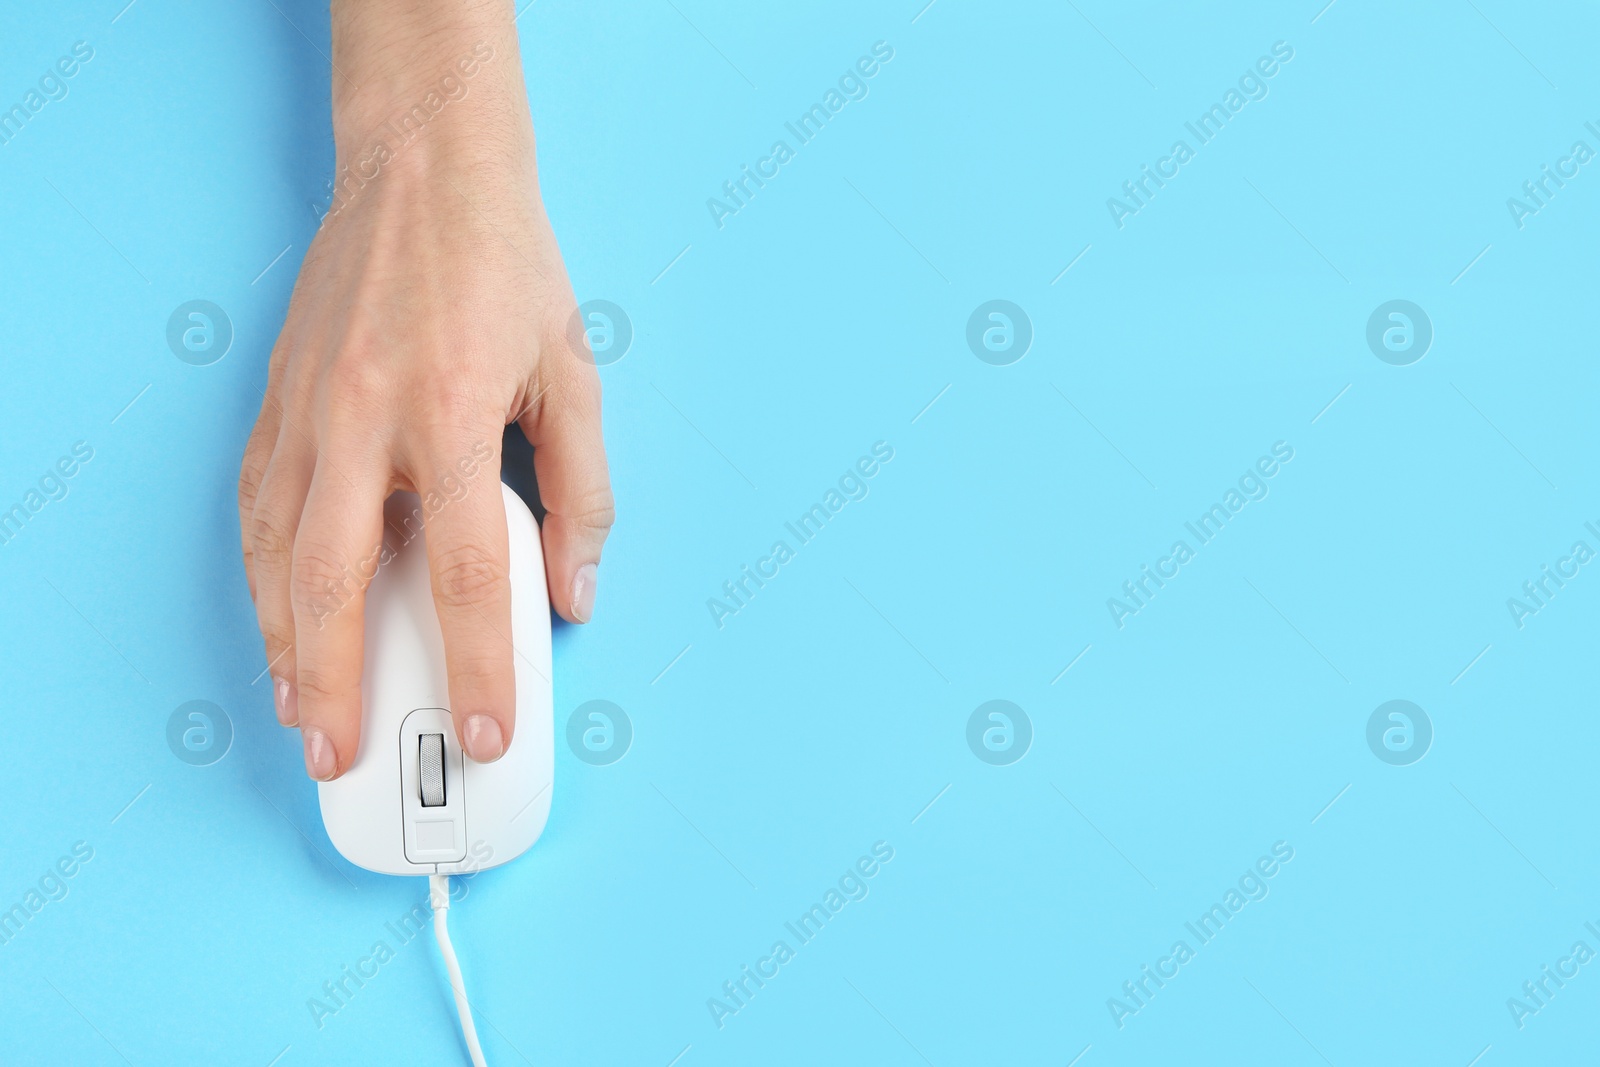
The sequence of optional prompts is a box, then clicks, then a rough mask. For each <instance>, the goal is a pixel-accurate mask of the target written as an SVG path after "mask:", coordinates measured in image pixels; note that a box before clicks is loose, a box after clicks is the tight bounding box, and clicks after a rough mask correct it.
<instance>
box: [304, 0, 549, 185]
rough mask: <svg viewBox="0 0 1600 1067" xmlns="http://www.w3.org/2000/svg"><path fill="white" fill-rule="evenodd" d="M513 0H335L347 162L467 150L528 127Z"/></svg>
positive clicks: (340, 128)
mask: <svg viewBox="0 0 1600 1067" xmlns="http://www.w3.org/2000/svg"><path fill="white" fill-rule="evenodd" d="M513 20H514V13H513V11H512V9H511V6H510V3H509V0H506V2H502V0H333V3H332V21H333V65H334V68H335V69H334V73H333V134H334V147H335V151H336V154H337V156H338V161H339V165H340V167H341V169H342V168H344V167H352V168H354V167H356V166H358V165H360V164H361V163H362V162H363V161H364V160H370V159H373V158H377V159H378V161H379V162H380V163H381V164H382V165H387V164H388V163H390V162H393V161H395V160H397V159H399V158H400V157H401V156H409V157H413V158H414V159H415V160H416V161H417V162H424V161H425V160H426V159H427V158H428V157H429V156H430V155H431V156H433V157H435V158H444V157H447V156H452V155H455V154H457V153H458V152H465V153H467V154H468V155H469V156H470V154H471V153H472V151H473V149H474V147H476V146H478V145H479V144H480V142H481V140H482V138H483V137H484V136H485V135H488V136H491V137H493V138H496V139H498V140H499V141H502V142H503V141H505V140H506V137H505V133H506V131H523V130H526V131H528V132H529V134H530V137H529V138H528V139H529V140H531V129H532V123H531V119H530V118H529V116H528V106H527V96H526V90H525V88H524V86H523V82H522V67H521V62H520V58H519V56H518V51H517V37H516V24H515V22H514V21H513Z"/></svg>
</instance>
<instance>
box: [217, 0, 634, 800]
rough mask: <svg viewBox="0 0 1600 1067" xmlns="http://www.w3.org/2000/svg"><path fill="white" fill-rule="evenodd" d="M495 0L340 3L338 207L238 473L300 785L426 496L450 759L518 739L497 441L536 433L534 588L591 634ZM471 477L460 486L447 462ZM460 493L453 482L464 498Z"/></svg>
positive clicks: (353, 709)
mask: <svg viewBox="0 0 1600 1067" xmlns="http://www.w3.org/2000/svg"><path fill="white" fill-rule="evenodd" d="M512 19H513V12H512V9H511V6H510V4H509V2H505V3H502V2H499V0H493V2H488V3H480V2H464V0H384V2H382V3H377V2H374V0H334V5H333V39H334V56H333V62H334V74H333V79H334V136H335V142H336V149H337V156H338V167H337V170H336V178H335V196H334V201H333V205H332V207H331V209H330V211H329V214H328V216H327V217H326V218H325V219H324V222H323V226H322V229H321V230H320V231H319V232H318V234H317V236H316V238H315V240H314V241H313V242H312V244H311V248H310V250H309V252H308V253H307V255H306V258H305V262H304V264H303V265H302V267H301V270H300V277H299V280H298V282H297V283H296V284H295V289H294V296H293V298H292V299H291V301H290V304H289V311H288V316H287V319H286V321H285V322H284V327H283V332H282V334H281V335H280V336H279V338H278V342H277V345H276V346H275V347H274V349H273V352H272V358H271V362H270V364H269V368H268V372H267V387H266V392H265V396H264V400H263V403H262V405H261V414H260V417H259V419H258V420H257V422H256V426H255V431H254V433H252V434H251V436H250V442H249V444H248V446H247V447H246V449H245V455H244V462H243V467H242V470H241V472H240V477H239V523H240V529H241V532H242V535H243V541H244V559H245V572H246V575H247V576H248V578H249V582H250V590H251V595H252V596H253V597H254V599H255V604H256V613H257V616H258V619H259V621H260V625H261V633H262V636H263V637H264V638H265V641H266V655H267V661H268V663H269V664H270V665H271V666H270V671H271V674H272V680H273V694H274V698H275V701H276V705H277V714H278V720H279V721H280V722H281V723H283V724H284V725H285V726H295V725H298V726H299V727H300V731H301V734H302V737H303V740H304V744H305V761H306V773H308V774H309V775H310V776H311V777H312V778H315V779H317V780H319V781H327V780H328V779H331V778H336V777H338V776H339V775H340V774H342V773H344V771H345V770H347V769H348V768H349V766H350V762H351V760H353V759H354V758H355V754H356V745H357V739H358V735H359V731H360V725H361V674H362V646H363V639H362V634H363V615H364V612H363V601H364V596H365V587H366V584H367V581H368V580H370V578H371V575H372V573H373V570H374V568H375V567H376V562H375V560H376V553H377V551H378V549H379V546H380V545H381V543H382V540H383V535H384V530H383V502H384V500H385V499H386V498H387V497H388V496H389V494H390V493H392V492H394V491H395V490H398V489H409V490H413V491H417V492H420V493H423V494H427V493H429V492H438V493H439V494H440V496H441V497H444V498H448V503H446V504H445V505H444V506H443V507H441V508H440V509H439V510H438V512H437V513H436V514H434V515H432V516H431V517H430V518H429V519H428V536H427V549H428V565H429V569H430V571H431V572H432V584H433V595H434V603H435V605H436V607H437V609H438V613H439V624H440V627H441V629H442V630H443V633H444V643H445V654H446V660H447V663H448V668H449V676H450V679H449V682H450V705H451V710H452V714H453V717H454V720H455V725H456V732H457V736H458V737H459V739H460V741H461V745H462V747H463V749H465V751H466V753H467V755H469V756H470V757H472V758H473V759H474V760H478V761H481V762H488V761H491V760H494V759H498V758H499V757H500V755H501V754H502V753H503V752H504V751H505V748H506V746H507V745H508V744H509V743H510V742H511V736H512V731H513V730H514V728H515V721H514V718H515V708H516V703H515V676H514V671H513V660H512V657H513V650H512V647H511V644H510V640H509V637H508V635H509V634H510V632H511V602H510V592H509V589H508V585H507V574H508V562H507V545H506V523H505V510H504V506H503V504H502V501H501V496H500V490H499V486H498V485H497V484H496V482H497V481H498V477H497V475H498V472H499V469H500V439H501V432H502V431H503V430H504V428H505V426H506V425H508V424H509V423H511V422H513V421H515V422H517V423H518V424H519V425H520V426H521V427H522V430H523V432H524V433H525V434H526V435H527V438H528V440H529V441H530V442H531V443H532V444H533V446H534V449H535V452H534V465H535V470H536V473H537V476H538V482H539V493H540V497H541V501H542V503H543V505H544V507H545V508H546V509H547V510H548V515H547V516H546V518H545V521H544V552H545V565H546V570H547V574H548V578H549V587H550V599H551V602H552V604H553V605H554V607H555V609H556V611H557V612H559V613H560V614H561V616H562V617H563V618H566V619H568V620H570V621H572V622H586V621H588V618H589V615H590V612H591V610H592V609H593V605H594V592H595V569H596V565H597V564H598V563H599V561H600V549H601V545H602V544H603V543H604V541H605V538H606V534H607V532H608V531H609V529H610V527H611V521H612V499H611V488H610V481H609V478H608V475H607V470H606V460H605V452H604V446H603V444H602V441H601V434H600V383H599V378H598V375H597V374H596V372H595V368H594V366H593V364H592V363H591V362H587V361H586V360H585V359H584V358H583V355H582V354H581V353H583V352H584V350H582V349H580V350H579V352H577V353H575V352H574V351H573V350H572V347H571V346H570V345H569V342H568V340H567V330H568V323H569V320H570V319H571V317H572V315H573V313H574V301H573V296H572V290H571V285H570V283H569V282H568V281H567V277H566V271H565V269H564V267H563V266H562V262H561V255H560V251H559V250H558V249H557V247H556V242H555V237H554V235H553V234H552V233H551V230H550V224H549V221H548V219H547V218H546V217H545V214H544V210H543V207H542V205H541V203H540V200H539V190H538V182H537V176H536V172H535V163H534V145H533V127H532V122H531V119H530V117H529V112H528V106H527V98H526V91H525V89H524V87H523V81H522V71H521V64H520V61H519V58H518V54H517V46H516V29H515V25H514V23H513V21H512ZM480 466H481V467H482V470H481V471H479V472H478V474H477V476H476V477H475V478H470V479H469V478H467V477H465V476H464V473H463V472H464V471H466V470H470V469H474V468H476V467H480ZM463 485H465V486H466V490H465V492H463V491H462V489H461V487H462V486H463Z"/></svg>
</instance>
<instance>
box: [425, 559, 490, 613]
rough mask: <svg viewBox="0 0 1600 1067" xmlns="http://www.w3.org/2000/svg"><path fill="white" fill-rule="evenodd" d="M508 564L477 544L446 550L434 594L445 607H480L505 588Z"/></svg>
mask: <svg viewBox="0 0 1600 1067" xmlns="http://www.w3.org/2000/svg"><path fill="white" fill-rule="evenodd" d="M507 569H508V568H507V565H506V562H505V561H504V560H501V559H496V558H495V556H494V554H493V553H491V552H489V551H488V550H486V549H483V548H479V547H477V546H475V545H464V546H461V547H459V548H452V549H447V550H445V552H444V553H442V554H441V555H440V557H439V559H438V561H437V562H436V564H435V568H434V576H433V598H434V600H435V602H436V603H437V604H438V605H439V606H440V607H441V608H445V609H454V608H466V607H476V606H478V605H480V604H483V603H484V602H486V601H488V600H490V599H491V598H493V597H494V596H495V595H497V594H498V593H499V592H500V590H502V589H504V588H505V583H506V581H507V580H508V577H507Z"/></svg>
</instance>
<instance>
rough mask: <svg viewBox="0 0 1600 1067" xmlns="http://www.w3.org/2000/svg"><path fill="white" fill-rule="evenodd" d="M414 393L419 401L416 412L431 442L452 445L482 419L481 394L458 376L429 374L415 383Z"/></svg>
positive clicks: (483, 408)
mask: <svg viewBox="0 0 1600 1067" xmlns="http://www.w3.org/2000/svg"><path fill="white" fill-rule="evenodd" d="M416 396H417V398H418V399H419V400H420V402H421V403H422V404H423V410H422V411H421V412H420V413H419V414H420V417H421V420H422V424H423V426H424V428H425V430H426V432H427V438H428V440H429V441H430V442H432V443H434V444H435V445H440V444H442V445H443V446H444V447H446V448H450V447H453V446H454V445H455V444H456V443H458V442H459V441H461V440H462V439H463V435H467V434H471V433H473V432H475V431H476V429H477V428H478V427H479V426H480V425H482V423H483V421H484V412H485V410H486V409H485V406H484V401H483V398H482V397H480V396H478V395H477V393H476V392H474V391H473V390H472V389H470V388H467V387H466V386H464V385H462V383H461V382H460V380H459V379H450V378H446V377H431V376H430V377H428V378H426V379H424V380H423V381H421V382H419V383H417V389H416Z"/></svg>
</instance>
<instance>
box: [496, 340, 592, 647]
mask: <svg viewBox="0 0 1600 1067" xmlns="http://www.w3.org/2000/svg"><path fill="white" fill-rule="evenodd" d="M573 363H574V364H575V365H574V366H567V367H562V368H561V370H560V373H559V376H558V377H556V378H555V379H554V380H552V381H551V382H550V383H549V384H548V385H547V386H545V388H544V390H543V391H542V392H540V393H539V394H538V396H537V398H536V399H535V400H534V402H533V403H531V404H530V405H529V406H528V409H527V410H526V411H524V412H523V413H522V414H521V415H520V416H519V417H518V418H517V424H518V425H519V426H520V427H522V433H523V436H525V437H526V438H527V439H528V443H529V444H531V445H533V470H534V474H535V476H536V477H537V478H538V480H539V502H540V503H541V504H542V505H543V506H544V509H545V511H546V513H547V514H546V515H545V519H544V529H543V535H544V565H545V576H546V579H547V580H548V582H549V585H550V603H551V605H552V606H553V607H554V608H555V609H556V612H557V613H558V614H559V615H560V616H561V617H562V618H563V619H566V620H567V621H568V622H588V621H589V618H590V616H591V615H592V614H593V613H594V594H595V579H596V576H597V573H598V568H599V564H600V550H601V548H602V546H604V545H605V541H606V535H607V534H609V533H610V532H611V523H612V520H613V518H614V516H615V507H614V504H613V501H612V497H611V474H610V471H609V469H608V468H607V466H606V449H605V441H604V440H603V439H602V436H601V432H600V375H599V374H598V373H597V372H596V370H595V368H594V366H593V365H592V364H588V365H585V364H583V363H579V362H578V361H573ZM536 385H537V383H535V386H536Z"/></svg>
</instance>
